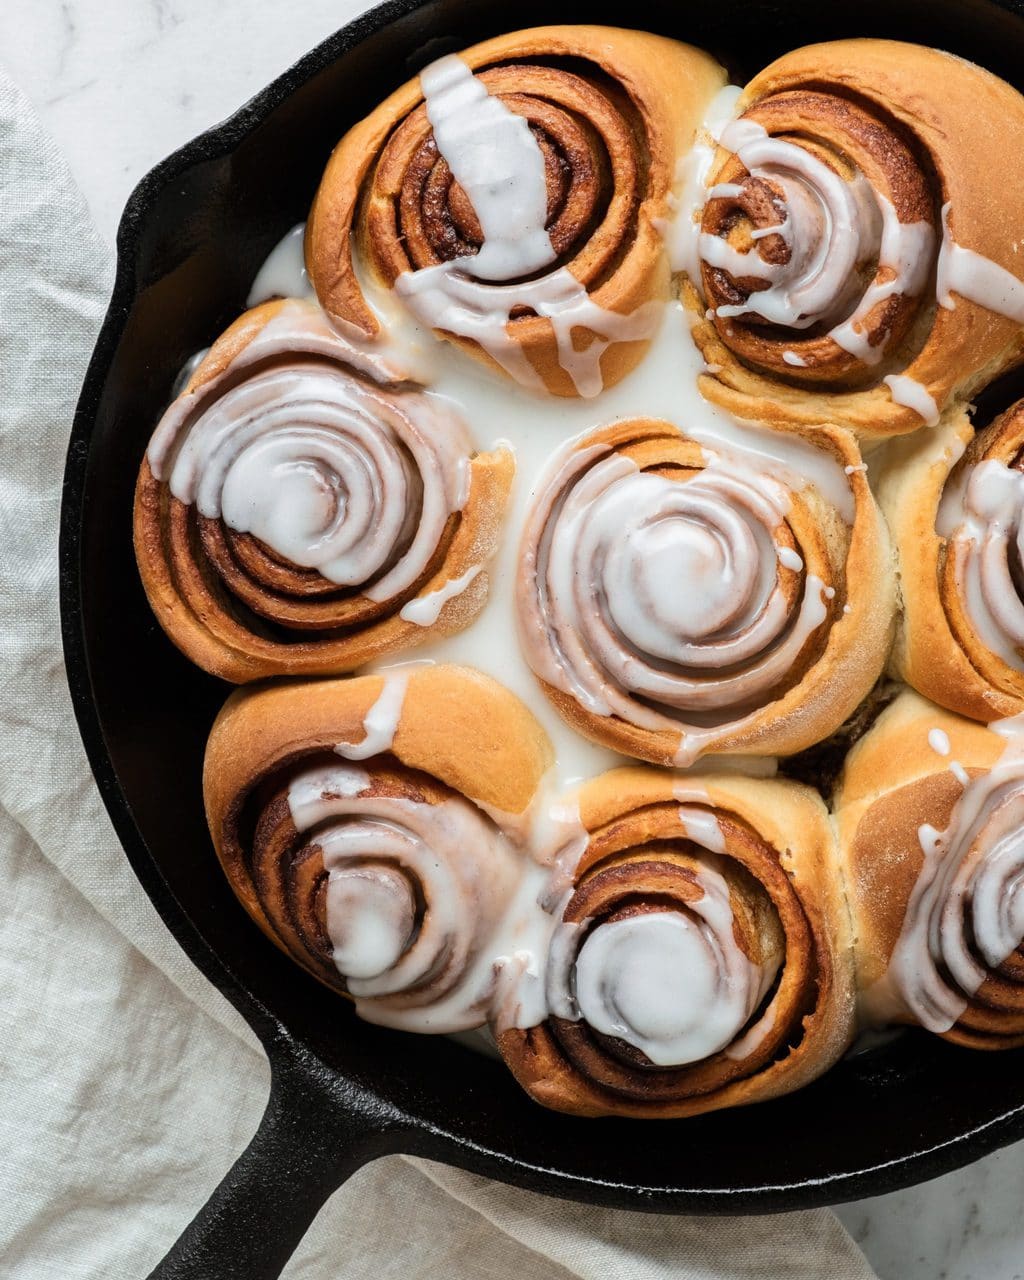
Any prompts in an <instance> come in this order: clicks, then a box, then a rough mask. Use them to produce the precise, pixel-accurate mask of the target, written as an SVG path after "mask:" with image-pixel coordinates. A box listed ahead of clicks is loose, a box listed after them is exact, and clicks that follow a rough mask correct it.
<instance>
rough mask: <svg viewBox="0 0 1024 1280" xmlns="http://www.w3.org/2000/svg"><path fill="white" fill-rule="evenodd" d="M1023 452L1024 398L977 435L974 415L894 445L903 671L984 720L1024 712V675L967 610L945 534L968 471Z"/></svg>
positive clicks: (889, 463) (881, 487)
mask: <svg viewBox="0 0 1024 1280" xmlns="http://www.w3.org/2000/svg"><path fill="white" fill-rule="evenodd" d="M1022 448H1024V402H1022V403H1020V404H1018V405H1015V406H1014V407H1013V408H1011V409H1009V410H1007V412H1006V413H1005V414H1002V415H1001V416H1000V417H999V418H997V419H996V420H995V421H994V422H993V423H992V424H991V425H990V426H988V427H986V428H985V430H983V431H980V432H978V433H977V435H975V434H974V433H973V432H972V430H971V425H970V422H969V421H968V419H967V415H966V414H961V415H959V416H958V417H957V418H955V419H953V420H951V421H950V422H949V423H948V424H946V425H945V426H944V427H943V428H942V429H941V430H939V431H937V432H935V433H934V434H931V435H923V436H921V437H915V438H913V439H911V440H908V441H906V442H903V441H900V442H899V443H898V444H896V445H894V446H892V448H891V450H890V454H889V456H888V458H887V460H886V467H885V470H884V471H883V473H882V474H881V476H880V479H879V483H878V487H877V492H878V498H879V502H880V504H881V506H882V509H883V511H884V512H885V514H886V516H887V518H888V521H889V527H890V529H891V530H892V535H893V542H894V543H895V546H896V551H897V555H898V558H899V566H900V589H901V594H902V597H903V609H902V614H901V618H900V625H899V632H898V637H897V641H896V645H895V647H894V649H893V655H892V666H893V670H894V672H895V673H896V674H897V675H899V676H900V677H901V678H902V679H904V680H906V681H907V683H908V684H911V685H913V686H914V688H915V689H917V690H918V691H919V692H920V693H923V694H924V695H925V696H926V697H928V698H931V699H932V701H933V702H937V703H939V704H940V705H941V706H944V707H947V708H948V709H949V710H950V711H956V712H959V714H960V715H965V716H970V717H972V719H975V720H985V721H991V720H998V719H1001V718H1003V717H1006V716H1014V715H1017V714H1019V713H1020V712H1021V711H1024V674H1022V673H1021V672H1020V671H1018V670H1016V669H1015V668H1014V667H1012V666H1010V665H1009V664H1008V663H1007V662H1006V661H1004V660H1003V658H1001V657H1000V656H999V655H998V654H996V653H993V652H992V650H991V649H989V648H988V646H987V645H986V644H985V643H984V641H983V640H982V638H981V637H980V636H979V635H978V633H977V630H976V628H975V626H974V624H973V623H972V621H971V618H970V616H969V614H968V611H967V608H966V604H965V600H964V596H963V593H962V591H961V590H960V588H959V585H958V580H957V574H956V572H955V569H954V563H955V560H954V556H953V554H952V548H951V543H950V542H949V540H948V539H947V538H945V537H942V536H940V534H939V533H938V532H937V530H936V521H937V518H938V513H939V504H940V502H941V500H942V495H943V493H944V491H946V490H947V488H949V487H950V486H952V485H953V484H955V483H956V481H957V480H958V479H959V478H961V477H963V476H964V475H965V473H966V472H967V470H968V468H970V467H973V466H975V465H976V464H978V463H980V462H982V461H985V460H986V459H996V460H998V461H1000V462H1003V463H1005V464H1006V465H1007V466H1016V465H1017V460H1018V458H1019V455H1020V452H1021V449H1022Z"/></svg>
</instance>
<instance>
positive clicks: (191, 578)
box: [134, 301, 514, 683]
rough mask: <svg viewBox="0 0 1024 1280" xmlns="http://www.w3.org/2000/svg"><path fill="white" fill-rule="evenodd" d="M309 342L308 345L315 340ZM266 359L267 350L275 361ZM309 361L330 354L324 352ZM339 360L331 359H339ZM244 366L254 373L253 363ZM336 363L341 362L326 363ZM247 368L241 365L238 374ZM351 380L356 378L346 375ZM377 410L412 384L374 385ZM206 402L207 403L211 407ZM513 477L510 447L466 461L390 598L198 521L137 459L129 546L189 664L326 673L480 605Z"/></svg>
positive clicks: (447, 629)
mask: <svg viewBox="0 0 1024 1280" xmlns="http://www.w3.org/2000/svg"><path fill="white" fill-rule="evenodd" d="M304 305H305V304H297V303H295V302H287V301H284V302H281V301H278V302H270V303H265V304H264V305H262V306H259V307H256V308H254V309H253V310H251V311H248V312H246V313H245V314H244V315H243V316H241V317H240V318H239V319H238V320H236V321H235V322H234V324H232V325H231V326H230V327H229V328H228V329H227V330H226V331H225V332H224V333H223V334H222V335H221V336H220V337H219V338H218V339H217V341H216V342H215V343H214V344H213V346H212V347H211V348H210V350H209V352H208V353H207V355H206V356H205V357H204V359H203V360H202V361H201V363H200V364H199V366H198V367H197V368H196V370H195V371H194V373H193V375H192V377H191V379H190V380H189V383H188V385H187V387H186V389H185V391H183V392H182V395H181V397H180V398H179V400H178V401H177V402H176V403H175V406H174V407H177V406H178V405H182V406H184V405H186V402H187V401H188V398H189V397H193V396H194V397H196V410H195V411H197V412H198V411H199V409H200V407H201V406H202V405H203V403H204V402H203V395H204V390H205V394H206V395H207V396H210V397H216V396H218V395H219V394H221V392H222V390H223V387H224V386H225V385H231V381H232V379H233V377H234V372H233V367H239V368H240V366H235V362H236V361H238V360H239V357H241V356H243V354H244V353H245V351H246V349H247V348H248V347H249V345H250V344H251V343H252V342H253V340H254V339H256V338H257V337H258V336H260V335H262V334H263V333H264V332H265V330H266V328H267V326H268V325H269V324H270V323H271V322H272V321H274V320H275V319H276V318H277V317H279V316H281V315H282V313H283V311H284V310H285V308H290V309H291V311H293V312H296V313H297V314H298V315H299V321H298V323H299V324H300V325H301V321H302V315H301V312H302V308H303V306H304ZM314 349H315V348H314ZM272 358H275V357H268V359H272ZM317 358H319V359H321V360H329V359H330V357H327V356H324V355H323V353H322V351H320V352H318V356H317ZM339 358H340V357H339ZM262 367H263V366H262V364H261V362H260V361H254V362H253V370H252V371H257V372H258V371H259V370H260V369H261V368H262ZM335 367H340V368H342V369H344V365H340V366H339V365H337V364H336V365H335ZM248 373H249V371H244V370H243V371H241V372H240V373H239V376H240V377H243V378H244V377H246V376H248ZM351 376H352V377H353V379H354V380H356V381H358V379H359V377H360V376H361V374H360V373H359V372H357V371H355V370H353V371H352V372H351ZM378 394H379V396H380V398H381V403H382V405H383V406H384V408H385V411H386V412H391V411H394V412H397V413H399V414H401V413H404V412H405V408H404V406H405V405H406V404H407V403H408V404H411V403H412V401H411V400H409V399H408V398H409V397H413V398H414V397H415V396H416V395H417V393H416V392H414V391H408V390H405V389H398V388H382V389H380V390H379V392H378ZM212 402H213V401H212V400H211V403H212ZM513 473H514V461H513V457H512V454H511V453H510V452H509V451H508V450H506V449H504V448H498V449H495V450H493V451H490V452H486V453H478V454H476V455H474V456H473V457H472V459H471V460H470V461H469V462H468V477H469V485H468V492H467V497H466V500H465V503H464V504H463V506H462V508H461V509H460V510H459V511H456V512H453V513H452V514H451V515H450V516H449V517H448V521H447V524H446V526H445V528H444V530H443V532H442V534H441V537H440V539H439V541H438V543H437V546H436V548H435V550H434V552H433V554H432V556H431V558H430V559H429V561H428V562H427V563H426V566H425V568H424V569H423V572H422V573H421V574H420V575H419V577H418V579H417V580H416V581H415V582H414V583H412V584H411V586H409V587H408V588H406V589H405V590H403V591H402V592H401V593H400V594H399V595H398V596H397V597H395V598H390V599H377V598H375V597H374V595H373V593H372V592H370V593H367V592H365V591H363V590H362V589H361V588H358V587H355V588H342V587H339V586H337V585H336V584H334V583H332V582H329V581H328V580H327V579H325V578H323V577H321V575H320V574H319V573H318V572H316V571H315V570H309V569H300V568H299V567H297V566H294V565H290V564H288V563H286V562H284V561H283V560H281V559H280V558H279V557H277V556H275V555H274V554H273V553H272V552H271V551H270V550H269V549H268V548H266V547H265V546H263V544H262V543H260V542H259V541H258V540H257V539H256V538H254V537H252V536H251V535H249V534H238V533H235V532H234V531H232V530H231V529H229V528H228V527H227V526H226V525H225V524H224V523H223V522H222V521H220V520H211V519H207V518H205V517H203V516H201V515H199V513H198V512H197V510H196V508H195V507H194V506H193V505H191V504H185V503H183V502H181V501H179V500H178V499H177V498H176V497H174V496H173V495H172V494H171V493H170V490H169V488H168V486H167V484H166V483H165V482H164V481H163V480H160V479H158V478H157V477H156V475H154V473H153V469H152V467H151V465H150V461H149V458H148V457H146V458H144V459H143V462H142V466H141V468H140V471H139V478H138V482H137V485H136V492H135V510H134V539H135V554H136V559H137V562H138V566H139V573H140V576H141V578H142V582H143V586H144V587H145V590H146V594H147V596H148V598H149V602H150V605H151V607H152V609H153V611H154V613H155V614H156V616H157V619H158V621H159V622H160V624H161V626H162V627H163V628H164V630H165V631H166V632H167V634H168V636H169V637H170V638H171V639H172V640H173V641H174V643H175V644H176V645H177V646H178V648H179V649H181V650H182V652H183V653H184V654H185V655H186V656H187V657H188V658H189V659H190V660H191V661H193V662H195V663H196V665H197V666H200V667H202V668H203V669H204V670H206V671H209V672H210V673H211V674H213V675H217V676H220V677H221V678H223V679H225V680H231V681H233V682H235V683H244V682H246V681H249V680H255V679H259V678H261V677H264V676H270V675H324V674H331V673H338V672H345V671H351V670H354V669H355V668H357V667H359V666H362V665H363V664H364V663H366V662H369V661H371V660H372V659H374V658H378V657H380V656H382V655H383V654H387V653H394V652H397V651H400V650H402V649H407V648H411V647H412V646H414V645H417V644H420V643H422V641H423V640H424V639H425V638H426V637H427V636H428V635H430V634H434V635H448V634H452V633H454V632H456V631H461V630H462V629H463V628H464V627H465V626H467V625H468V624H469V622H470V621H471V620H472V619H473V618H474V617H475V616H476V614H477V613H478V612H479V611H480V609H481V608H482V607H483V605H484V602H485V600H486V598H487V591H488V583H489V580H488V572H487V569H486V567H485V566H486V562H487V560H488V559H489V557H490V556H491V554H492V553H493V551H494V549H495V548H496V546H497V543H498V539H499V536H500V534H501V521H502V517H503V515H504V510H505V505H506V502H507V500H508V493H509V489H510V487H511V484H512V476H513ZM474 570H477V572H476V573H475V576H473V577H471V579H470V580H469V581H468V584H467V585H465V587H464V589H463V590H461V591H459V592H457V593H456V594H454V595H453V596H451V598H449V599H447V600H445V601H444V602H443V603H442V605H441V608H440V611H439V612H438V614H437V617H436V619H435V620H434V621H433V622H426V623H422V624H421V622H417V621H415V620H412V619H409V618H403V617H402V616H401V615H402V610H403V608H404V607H405V606H406V605H407V604H408V603H409V602H410V601H411V600H414V599H417V598H421V597H423V596H427V595H430V594H431V593H432V592H435V591H438V590H441V589H442V588H444V587H445V586H446V585H447V584H449V583H451V582H453V581H455V580H457V579H461V578H463V577H464V575H466V574H467V573H470V572H471V571H474Z"/></svg>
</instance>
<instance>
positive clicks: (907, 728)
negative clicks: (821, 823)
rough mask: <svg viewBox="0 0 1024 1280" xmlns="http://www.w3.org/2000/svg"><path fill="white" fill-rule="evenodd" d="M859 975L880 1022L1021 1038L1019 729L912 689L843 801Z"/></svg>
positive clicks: (1022, 765) (854, 760)
mask: <svg viewBox="0 0 1024 1280" xmlns="http://www.w3.org/2000/svg"><path fill="white" fill-rule="evenodd" d="M836 816H837V822H838V830H839V837H840V844H841V849H842V857H843V863H844V867H845V872H846V879H847V895H848V897H849V901H850V906H851V910H852V913H853V923H854V935H855V937H856V940H857V942H856V955H857V971H858V982H859V985H860V988H861V992H862V996H863V1003H864V1011H865V1015H866V1017H867V1019H868V1020H871V1021H875V1022H905V1023H913V1024H919V1025H920V1026H923V1027H925V1028H927V1029H928V1030H929V1031H932V1032H935V1033H936V1034H937V1035H941V1036H943V1037H944V1038H945V1039H947V1040H952V1041H954V1042H955V1043H957V1044H963V1045H967V1046H969V1047H971V1048H977V1049H1004V1048H1011V1047H1015V1046H1018V1045H1022V1044H1024V888H1022V886H1024V735H1022V729H1021V726H1020V725H1019V724H1017V723H1015V722H1013V721H1003V722H1002V723H1000V724H997V725H995V726H993V727H992V728H986V727H984V726H982V725H979V724H976V723H974V722H972V721H970V720H964V719H962V718H961V717H959V716H954V715H951V714H950V713H949V712H946V711H943V710H940V708H938V707H936V706H933V705H932V704H931V703H929V702H927V701H925V699H924V698H922V697H920V696H919V695H918V694H916V693H911V692H909V691H908V692H907V693H905V694H903V695H901V697H900V698H899V699H898V700H897V701H896V702H895V703H893V705H892V706H891V707H889V708H888V709H887V710H886V711H885V712H884V713H883V714H882V716H881V717H880V718H879V719H878V721H877V722H876V724H875V726H874V727H873V728H872V729H871V731H870V732H869V733H868V734H867V735H866V736H865V737H864V738H863V739H862V740H861V741H860V742H859V743H858V744H857V746H856V747H854V749H853V751H852V752H851V754H850V756H849V758H848V760H847V763H846V769H845V772H844V775H843V779H842V782H841V785H840V788H839V791H838V794H837V796H836Z"/></svg>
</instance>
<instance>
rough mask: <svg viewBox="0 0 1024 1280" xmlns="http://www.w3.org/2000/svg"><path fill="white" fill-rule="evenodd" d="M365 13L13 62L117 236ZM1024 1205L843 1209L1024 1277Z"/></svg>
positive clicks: (960, 1270)
mask: <svg viewBox="0 0 1024 1280" xmlns="http://www.w3.org/2000/svg"><path fill="white" fill-rule="evenodd" d="M365 7H366V6H365V5H364V4H362V3H360V0H302V3H301V4H288V5H285V4H278V5H270V4H254V3H253V0H216V2H215V3H214V2H211V0H7V3H5V4H3V5H2V6H0V59H2V60H3V62H4V63H5V65H6V66H7V69H8V70H9V71H10V72H11V74H12V75H13V77H14V79H15V80H16V81H18V83H19V84H20V85H21V87H22V88H23V89H24V90H25V91H26V93H27V94H28V95H29V97H30V98H31V99H32V100H33V102H34V103H35V105H36V107H37V109H38V110H39V113H40V115H41V116H42V119H43V122H44V124H45V125H46V126H47V127H48V128H49V130H50V132H51V133H52V134H53V136H54V138H55V139H56V141H57V143H58V144H59V145H60V146H61V147H62V149H63V150H64V153H65V154H66V156H67V157H68V159H69V161H70V163H71V168H72V170H73V172H74V173H75V175H76V177H77V179H78V182H79V184H80V186H81V188H82V190H83V191H84V193H85V196H86V199H87V200H88V202H89V206H90V208H91V209H92V212H93V215H94V218H95V221H96V223H97V225H98V226H99V228H100V230H101V232H102V233H103V234H104V235H105V236H107V237H108V238H109V239H110V240H111V241H113V238H114V235H115V231H116V228H117V220H118V217H119V216H120V212H121V209H122V207H123V205H124V202H125V200H126V199H127V197H128V195H129V193H130V192H131V190H132V188H133V187H134V185H135V183H136V182H137V181H138V179H139V178H140V177H141V176H142V175H143V174H144V173H145V172H146V170H147V169H149V168H150V167H151V166H152V165H154V164H155V163H156V162H157V161H159V160H160V159H162V158H163V157H164V156H165V155H166V154H167V153H168V152H170V151H172V150H174V149H175V148H176V147H178V146H180V145H181V144H182V143H183V142H185V141H187V140H188V139H189V138H191V137H192V136H193V135H194V134H196V133H198V132H200V131H201V130H203V129H205V128H208V127H209V126H210V125H212V124H215V123H216V122H217V121H219V120H221V119H222V118H223V117H225V116H226V115H229V114H230V113H231V112H232V111H234V110H235V108H237V107H238V106H239V105H240V104H241V103H242V102H244V101H245V100H246V98H248V97H250V96H251V95H252V94H253V93H255V92H256V91H257V90H259V89H260V88H262V87H263V85H265V84H266V83H267V82H268V81H270V80H272V79H273V78H274V77H275V76H277V75H279V74H280V73H281V72H282V71H284V70H285V68H286V67H288V65H289V64H290V63H292V62H293V61H295V59H297V58H298V57H300V56H301V55H302V54H303V53H305V52H306V51H307V50H308V49H309V48H311V47H312V46H313V45H314V44H316V43H317V42H318V41H319V40H321V39H323V38H324V37H325V36H326V35H328V34H330V33H331V32H332V31H334V30H335V29H336V28H337V27H339V26H340V25H342V24H343V23H344V22H346V21H347V20H348V19H349V18H350V17H352V16H353V15H354V14H355V13H357V12H359V11H360V10H361V9H363V8H365ZM879 1123H883V1124H884V1123H885V1117H884V1116H880V1117H879ZM1022 1203H1024V1143H1022V1144H1019V1145H1017V1146H1015V1147H1010V1148H1008V1149H1007V1150H1006V1151H1003V1152H1000V1153H999V1154H997V1155H994V1156H990V1157H989V1158H988V1159H985V1160H982V1161H980V1162H979V1163H977V1164H975V1165H972V1166H970V1167H969V1168H967V1169H963V1170H961V1171H959V1172H957V1173H953V1174H950V1175H948V1176H947V1177H944V1178H939V1179H937V1180H936V1181H934V1182H929V1183H926V1184H924V1185H922V1186H919V1187H914V1188H911V1189H910V1190H907V1191H902V1192H898V1193H896V1194H894V1195H887V1196H879V1197H877V1198H876V1199H872V1200H861V1201H858V1202H856V1203H854V1204H849V1205H844V1206H841V1207H840V1209H839V1211H838V1212H839V1215H840V1217H841V1218H842V1220H843V1222H844V1223H845V1224H846V1226H847V1227H848V1228H849V1230H850V1231H851V1232H852V1234H853V1235H854V1237H855V1238H856V1240H857V1241H858V1242H859V1243H860V1245H861V1246H862V1247H863V1249H864V1250H865V1252H866V1254H867V1256H868V1258H869V1259H870V1260H871V1262H872V1264H873V1266H874V1267H875V1269H876V1270H877V1272H878V1274H879V1275H880V1276H881V1277H882V1280H1024V1217H1022V1215H1021V1204H1022Z"/></svg>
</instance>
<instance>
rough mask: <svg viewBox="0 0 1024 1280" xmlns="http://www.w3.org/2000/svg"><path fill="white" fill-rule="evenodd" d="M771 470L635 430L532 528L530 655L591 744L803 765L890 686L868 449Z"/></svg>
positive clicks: (883, 568)
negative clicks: (878, 684)
mask: <svg viewBox="0 0 1024 1280" xmlns="http://www.w3.org/2000/svg"><path fill="white" fill-rule="evenodd" d="M815 441H816V444H815V445H814V446H811V445H808V444H807V443H806V442H805V441H802V440H801V439H800V438H799V436H790V437H788V438H787V437H784V436H782V435H781V434H780V435H779V436H778V437H776V438H775V439H774V441H771V442H769V445H770V446H771V445H772V444H774V446H775V447H776V448H777V453H776V456H775V457H774V459H770V458H767V457H765V456H764V455H763V454H745V453H744V452H742V451H740V450H736V451H731V450H730V451H727V452H719V453H717V454H716V453H715V452H714V450H713V448H712V447H710V446H709V447H702V446H701V445H699V444H698V443H697V442H696V441H694V440H691V439H687V438H686V437H685V436H684V435H683V434H681V433H680V432H679V431H678V430H677V429H676V428H675V427H673V426H671V425H670V424H668V423H664V422H657V421H649V420H633V421H627V422H624V423H620V424H618V425H616V426H614V427H609V428H606V429H603V430H600V431H597V432H594V433H592V434H590V435H588V436H585V437H583V438H582V439H580V440H577V441H575V442H573V444H572V445H571V446H570V448H569V449H568V450H567V451H564V452H563V454H562V455H561V456H560V458H559V459H557V460H556V462H555V464H554V466H553V467H552V469H551V471H550V472H549V475H548V477H547V479H546V480H545V482H544V484H543V485H542V487H541V491H540V494H539V496H538V498H537V500H536V503H535V505H534V508H533V510H532V512H531V514H530V516H529V518H528V521H527V525H526V529H525V532H524V538H523V550H522V556H521V571H520V578H519V582H518V614H519V624H520V634H521V642H522V645H523V648H524V651H525V654H526V657H527V659H528V661H529V663H530V665H531V666H532V668H533V670H534V672H535V673H536V674H537V676H538V677H539V679H540V680H541V682H542V683H543V685H544V688H545V692H546V693H547V694H548V696H549V697H550V698H551V699H552V701H553V702H554V703H555V705H556V706H557V708H558V710H559V711H560V712H561V713H562V714H563V715H564V716H565V718H566V719H567V720H568V721H569V722H570V723H571V724H573V725H574V726H575V727H576V728H578V729H579V730H581V731H582V732H583V733H585V734H586V735H587V736H588V737H590V738H592V739H594V740H596V741H598V742H601V743H604V744H605V745H607V746H610V747H613V748H614V749H616V750H618V751H621V752H623V753H625V754H628V755H633V756H638V757H640V758H642V759H646V760H650V761H653V762H655V763H660V764H673V763H675V764H687V763H690V762H692V761H693V760H695V759H697V758H698V757H699V756H700V755H702V754H704V753H706V752H709V751H719V752H730V751H731V752H751V751H761V752H769V753H771V752H779V753H790V752H794V751H799V750H802V749H803V748H804V747H806V746H809V745H811V744H812V743H814V742H817V741H820V740H821V739H822V738H824V737H827V736H828V734H829V733H831V732H832V731H833V730H834V729H835V728H837V727H838V725H839V724H841V723H842V721H843V720H844V719H845V718H846V716H847V715H848V714H849V713H850V712H851V711H852V710H853V708H854V707H855V706H856V705H857V703H858V702H859V701H860V700H861V698H862V697H864V696H865V695H866V694H867V692H868V690H869V689H870V688H871V686H872V685H873V684H874V682H875V680H876V679H877V677H878V675H879V673H880V671H881V669H882V666H883V664H884V661H885V655H886V652H887V649H888V645H889V640H890V636H891V631H892V622H893V610H894V607H895V602H894V581H893V575H892V566H891V564H890V556H889V550H888V544H887V540H886V536H885V530H884V527H883V525H882V522H881V519H880V516H879V514H878V512H877V509H876V508H875V506H874V502H873V499H872V498H871V495H870V491H869V490H868V487H867V484H866V483H865V480H864V474H863V464H862V463H861V462H860V459H859V455H858V454H857V451H856V448H855V447H854V445H853V444H852V442H851V440H850V439H849V437H848V436H846V435H844V434H843V433H842V432H829V431H828V429H825V428H822V429H819V431H818V432H817V433H816V435H815Z"/></svg>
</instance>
